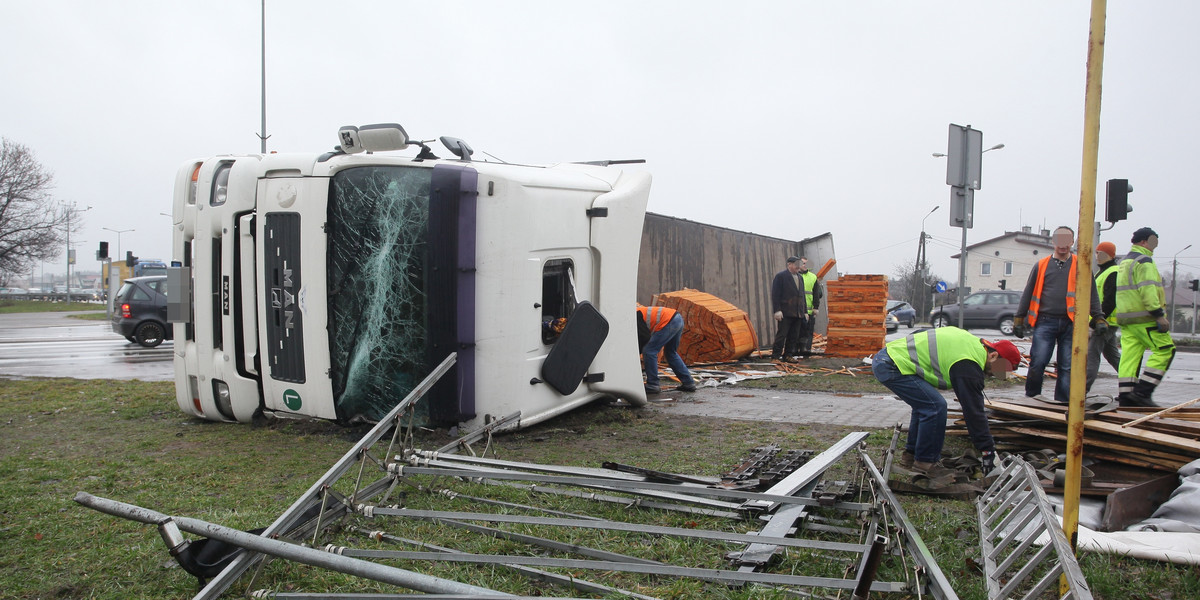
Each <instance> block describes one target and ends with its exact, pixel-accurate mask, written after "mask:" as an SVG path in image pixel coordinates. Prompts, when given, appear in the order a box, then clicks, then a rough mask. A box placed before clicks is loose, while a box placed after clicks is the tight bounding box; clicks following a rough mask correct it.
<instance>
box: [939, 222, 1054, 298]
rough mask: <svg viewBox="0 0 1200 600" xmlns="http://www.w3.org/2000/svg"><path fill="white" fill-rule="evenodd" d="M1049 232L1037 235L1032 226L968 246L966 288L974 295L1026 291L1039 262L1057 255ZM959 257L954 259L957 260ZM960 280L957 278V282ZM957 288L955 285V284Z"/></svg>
mask: <svg viewBox="0 0 1200 600" xmlns="http://www.w3.org/2000/svg"><path fill="white" fill-rule="evenodd" d="M1050 232H1051V230H1049V229H1043V230H1041V231H1039V232H1038V233H1033V232H1032V228H1030V227H1029V226H1028V225H1026V226H1025V227H1022V228H1021V231H1009V232H1005V234H1004V235H1001V236H999V237H994V238H992V239H990V240H984V241H982V242H979V243H976V244H971V245H970V246H967V273H966V278H965V285H966V286H967V287H968V288H970V289H971V291H972V292H978V291H981V290H998V289H1001V284H1000V282H1001V281H1003V282H1005V283H1004V289H1008V290H1014V291H1018V292H1019V291H1023V290H1024V289H1025V282H1027V281H1029V274H1030V273H1031V272H1033V267H1034V265H1036V264H1037V261H1039V260H1041V259H1043V258H1045V257H1047V256H1049V255H1051V254H1054V243H1053V242H1052V241H1051V238H1050ZM958 256H959V255H958V254H955V255H953V256H952V257H951V258H953V259H955V260H957V259H958ZM957 279H958V278H957V277H956V278H955V280H957ZM951 287H953V284H951Z"/></svg>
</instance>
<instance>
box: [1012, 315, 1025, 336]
mask: <svg viewBox="0 0 1200 600" xmlns="http://www.w3.org/2000/svg"><path fill="white" fill-rule="evenodd" d="M1013 335H1014V336H1016V337H1019V338H1023V337H1025V319H1023V318H1021V317H1013Z"/></svg>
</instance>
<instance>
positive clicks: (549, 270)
mask: <svg viewBox="0 0 1200 600" xmlns="http://www.w3.org/2000/svg"><path fill="white" fill-rule="evenodd" d="M574 266H575V265H574V263H573V262H571V260H570V259H567V258H561V259H554V260H548V261H546V264H545V266H544V267H543V268H542V343H543V344H546V345H552V344H554V343H555V342H556V341H558V336H560V335H562V332H563V329H565V328H566V326H567V319H569V318H571V313H572V312H574V311H575V304H576V301H575V268H574Z"/></svg>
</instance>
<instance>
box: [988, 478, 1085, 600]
mask: <svg viewBox="0 0 1200 600" xmlns="http://www.w3.org/2000/svg"><path fill="white" fill-rule="evenodd" d="M975 505H976V508H977V509H978V511H979V541H980V547H981V548H982V550H983V564H984V575H985V576H986V579H987V591H988V598H992V599H993V600H995V599H1000V598H1020V599H1029V600H1032V599H1035V598H1039V597H1040V596H1041V595H1042V594H1043V593H1044V592H1046V591H1047V590H1049V589H1051V588H1052V586H1055V585H1058V584H1059V580H1060V578H1061V579H1062V580H1063V581H1064V582H1065V583H1066V587H1067V591H1066V593H1064V594H1062V595H1060V596H1058V597H1060V598H1064V599H1067V598H1070V599H1073V600H1091V597H1092V592H1091V590H1090V589H1089V588H1088V584H1087V580H1086V579H1084V576H1083V571H1082V570H1081V569H1080V568H1079V562H1078V561H1076V560H1075V553H1074V552H1073V551H1072V550H1071V545H1070V544H1069V543H1068V542H1067V536H1066V534H1064V533H1063V530H1062V526H1061V525H1059V522H1058V517H1057V516H1056V515H1055V514H1054V510H1053V509H1052V508H1050V503H1049V501H1048V500H1047V499H1046V494H1045V492H1043V491H1042V485H1041V483H1040V482H1039V480H1038V475H1037V473H1036V472H1035V471H1034V470H1033V467H1032V466H1030V465H1029V463H1027V462H1025V461H1024V460H1022V459H1021V458H1020V457H1017V456H1011V457H1009V458H1008V459H1007V462H1006V464H1005V466H1004V469H1003V471H1002V472H1001V473H1000V475H999V477H998V478H997V479H996V481H995V482H994V483H993V484H992V486H991V487H990V488H988V490H987V491H986V492H985V493H984V494H983V495H982V496H980V497H979V498H978V499H977V500H976V502H975ZM1042 537H1047V538H1048V539H1046V540H1044V545H1042V546H1040V547H1039V546H1038V542H1039V538H1042Z"/></svg>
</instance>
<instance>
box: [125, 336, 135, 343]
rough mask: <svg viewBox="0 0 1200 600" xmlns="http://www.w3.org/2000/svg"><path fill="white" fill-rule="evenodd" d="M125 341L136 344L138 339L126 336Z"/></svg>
mask: <svg viewBox="0 0 1200 600" xmlns="http://www.w3.org/2000/svg"><path fill="white" fill-rule="evenodd" d="M125 339H127V340H129V341H130V342H132V343H134V344H136V343H137V338H135V337H133V336H132V335H127V336H125Z"/></svg>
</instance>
